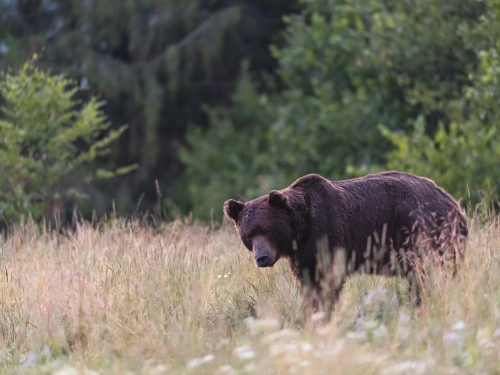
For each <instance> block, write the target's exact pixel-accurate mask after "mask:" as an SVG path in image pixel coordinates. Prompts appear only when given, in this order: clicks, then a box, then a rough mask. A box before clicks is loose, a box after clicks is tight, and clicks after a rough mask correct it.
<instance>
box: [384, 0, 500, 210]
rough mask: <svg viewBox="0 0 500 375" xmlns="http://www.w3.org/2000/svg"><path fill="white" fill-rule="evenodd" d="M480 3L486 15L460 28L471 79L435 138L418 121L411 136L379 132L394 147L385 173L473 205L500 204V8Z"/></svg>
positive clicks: (423, 122) (494, 2)
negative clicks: (407, 175)
mask: <svg viewBox="0 0 500 375" xmlns="http://www.w3.org/2000/svg"><path fill="white" fill-rule="evenodd" d="M485 3H486V4H487V5H488V12H485V14H484V15H483V16H482V18H481V20H480V22H479V23H478V24H476V25H474V27H473V28H463V29H462V35H463V37H464V39H465V40H466V41H467V42H468V44H469V45H470V46H471V48H473V49H474V51H475V52H476V55H477V56H478V58H479V64H478V67H477V70H475V71H472V72H471V74H470V77H469V78H470V81H471V85H470V86H468V87H465V88H464V89H463V93H462V96H461V98H460V100H458V101H454V102H452V103H451V104H454V106H455V110H454V111H449V125H448V126H447V124H445V123H440V124H439V129H438V131H437V132H436V133H435V134H427V133H426V132H425V121H424V119H423V118H422V117H419V118H417V120H416V121H415V123H414V127H413V129H412V130H411V131H410V132H407V133H396V132H391V131H388V130H387V129H383V132H384V134H385V135H386V136H387V137H388V138H389V139H390V140H391V141H392V142H393V144H394V145H395V146H396V150H395V151H394V152H391V153H390V154H389V162H388V166H389V167H390V168H394V169H400V170H407V171H409V172H414V173H417V174H421V175H424V176H428V177H431V178H433V179H434V180H435V181H436V182H437V183H438V184H440V185H441V186H443V187H445V188H446V189H447V190H448V191H450V192H452V193H453V194H454V195H455V196H456V197H464V198H465V199H466V200H467V201H469V202H470V203H472V204H475V203H478V202H479V201H480V200H482V199H484V198H489V199H493V201H498V200H499V199H500V190H499V188H500V170H499V168H498V160H500V106H499V105H500V86H499V85H500V56H499V53H500V25H499V23H498V19H499V18H500V3H498V2H497V1H485ZM449 106H450V107H451V105H450V103H449ZM491 193H492V194H491Z"/></svg>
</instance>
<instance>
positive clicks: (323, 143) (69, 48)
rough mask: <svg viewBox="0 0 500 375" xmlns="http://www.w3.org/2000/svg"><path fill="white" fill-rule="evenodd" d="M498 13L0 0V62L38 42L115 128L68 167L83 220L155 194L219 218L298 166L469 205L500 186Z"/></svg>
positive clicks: (381, 6)
mask: <svg viewBox="0 0 500 375" xmlns="http://www.w3.org/2000/svg"><path fill="white" fill-rule="evenodd" d="M499 18H500V2H498V1H497V0H484V1H476V0H465V1H461V0H447V1H438V0H404V1H390V0H385V1H383V0H367V1H366V0H364V1H362V0H342V1H334V0H300V1H285V0H269V1H260V0H259V1H251V2H250V1H232V0H227V1H216V0H213V1H208V0H205V1H203V0H187V1H186V0H182V1H180V0H178V1H177V0H174V1H169V2H163V1H159V0H138V1H118V0H112V1H107V2H99V1H95V0H91V1H81V0H51V1H42V0H17V1H15V0H0V68H1V69H2V70H3V71H4V72H6V73H7V74H10V75H11V76H12V75H15V74H16V72H18V71H19V69H21V67H22V66H23V65H24V64H25V62H26V61H28V60H30V59H31V57H32V55H33V54H34V53H38V54H39V56H40V57H39V59H38V60H37V61H36V65H37V66H38V68H39V69H41V70H42V71H46V72H48V74H53V75H54V76H59V74H63V75H64V76H65V77H67V78H70V79H73V80H74V82H76V83H77V85H78V88H79V90H77V91H76V92H75V95H76V97H75V100H77V103H76V105H77V106H78V103H79V102H78V101H80V102H81V103H87V102H88V101H89V100H96V99H92V97H94V96H97V97H98V98H99V99H100V100H102V101H103V102H105V104H104V106H102V107H101V108H100V110H101V111H102V113H99V116H101V115H105V116H106V118H107V119H108V120H109V124H110V127H111V129H115V130H116V129H119V128H120V127H121V126H123V125H128V129H127V130H126V131H125V132H124V133H123V134H122V135H121V136H120V137H115V138H117V139H115V141H114V142H112V143H110V144H109V147H110V153H109V154H108V155H106V156H102V155H101V156H99V157H95V158H94V159H93V160H92V164H91V166H88V165H87V166H85V168H83V167H82V168H81V169H80V170H78V169H77V172H76V173H73V174H72V176H71V181H72V183H74V184H75V186H79V187H81V188H82V189H83V191H84V192H85V193H87V195H88V196H89V197H90V199H88V200H86V201H84V202H83V203H80V204H79V206H78V207H79V210H80V211H81V212H82V213H83V214H84V215H89V214H90V212H91V210H92V209H96V210H97V212H98V214H104V213H106V212H109V211H110V210H112V202H113V200H114V201H115V207H116V210H117V211H118V213H121V214H129V213H131V212H132V211H133V210H136V211H141V212H142V211H147V210H150V211H151V210H152V207H153V206H154V205H155V204H157V202H158V199H161V201H160V203H161V206H162V207H163V208H164V214H166V215H167V216H172V215H173V214H174V213H175V212H179V210H180V212H181V213H182V214H187V213H189V212H192V213H193V214H194V215H195V216H196V217H199V218H209V217H210V216H211V215H213V216H214V217H215V218H220V215H221V207H222V203H223V201H224V200H225V199H227V198H229V197H233V198H245V199H251V198H253V197H255V196H257V195H259V194H262V193H265V192H268V191H269V190H270V189H273V188H283V187H285V186H287V185H288V184H290V183H291V182H292V181H293V180H294V179H296V178H298V177H300V176H301V175H303V174H306V173H312V172H315V173H320V174H323V175H324V176H325V177H327V178H330V179H340V178H347V177H353V176H357V175H361V174H365V173H369V172H373V171H377V170H383V169H388V168H391V169H398V170H404V171H407V172H412V173H416V174H419V175H424V176H428V177H431V178H433V179H435V180H436V182H437V183H438V184H439V185H441V186H443V187H444V188H446V189H447V190H449V191H450V192H451V193H452V194H454V196H455V197H456V198H462V199H463V201H464V203H466V204H472V205H474V204H475V203H477V202H478V201H479V200H481V199H483V198H484V196H485V195H487V196H489V197H490V198H491V199H492V200H493V201H496V200H498V199H499V198H500V194H499V193H498V189H497V186H498V185H499V180H500V170H499V168H498V166H497V160H498V157H499V156H500V146H498V145H499V144H500V142H499V141H500V139H498V138H499V137H500V134H499V131H498V130H499V129H498V126H499V125H498V122H499V119H500V112H499V110H498V108H499V104H500V103H499V101H500V89H499V87H498V83H499V74H500V62H499V56H498V53H499V51H500V42H499V41H500V26H499V25H500V24H499V22H498V19H499ZM5 77H6V75H4V78H3V79H4V80H5ZM6 95H7V94H6V93H3V97H4V99H3V100H4V102H3V103H5V96H6ZM0 104H1V103H0ZM3 108H4V109H3V110H2V114H1V116H2V117H3V118H5V117H6V116H7V114H6V111H5V108H7V107H6V106H5V105H4V106H3ZM47 110H49V108H48V109H47ZM75 110H78V109H75ZM49 117H50V116H49ZM42 120H43V119H42ZM16 121H18V123H17V125H14V127H15V126H18V127H20V128H22V127H24V126H26V124H23V123H22V121H23V120H22V119H21V118H20V119H18V120H16ZM36 129H37V128H36V127H33V128H30V130H28V131H29V132H36V131H37V130H36ZM0 131H1V130H0ZM5 134H6V133H4V132H3V131H2V132H1V133H0V137H1V141H2V142H0V144H2V143H5V139H6V138H5V137H6V135H5ZM106 134H107V133H106V132H104V131H103V132H102V134H101V137H106V136H107V135H106ZM68 142H72V143H73V144H74V145H75V147H76V149H77V150H80V151H81V150H83V151H85V150H86V148H85V147H82V145H81V144H80V140H79V139H76V140H74V141H71V140H68ZM83 151H82V152H83ZM135 164H136V165H137V168H135V169H134V170H133V171H131V172H130V173H126V174H123V175H121V176H115V177H112V178H111V179H107V180H104V181H103V180H94V182H86V180H88V178H87V177H88V175H89V174H91V172H92V169H93V170H96V169H98V168H101V169H103V168H105V169H108V170H120V168H122V167H127V166H131V165H135ZM0 168H2V172H3V173H5V172H7V171H6V170H5V167H4V166H1V167H0ZM121 170H122V171H128V170H126V169H125V170H124V169H121ZM78 172H79V173H78ZM108 177H109V176H108ZM156 181H157V183H156ZM67 183H68V182H67V181H66V185H67ZM66 185H65V186H66ZM66 187H67V186H66ZM157 187H159V191H160V193H161V194H158V189H157ZM160 195H161V197H160ZM65 202H66V204H64V202H63V203H62V204H60V205H59V207H62V208H63V209H65V210H67V211H68V212H71V211H72V210H73V208H74V202H73V201H70V200H67V201H65ZM4 219H5V218H4ZM6 219H9V217H7V218H6Z"/></svg>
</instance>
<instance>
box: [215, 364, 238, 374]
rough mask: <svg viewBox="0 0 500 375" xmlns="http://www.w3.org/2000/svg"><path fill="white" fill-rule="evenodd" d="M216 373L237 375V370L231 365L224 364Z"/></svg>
mask: <svg viewBox="0 0 500 375" xmlns="http://www.w3.org/2000/svg"><path fill="white" fill-rule="evenodd" d="M216 374H220V375H226V374H227V375H235V374H236V370H235V369H234V368H233V367H232V366H231V365H224V366H221V367H219V368H218V369H217V372H216Z"/></svg>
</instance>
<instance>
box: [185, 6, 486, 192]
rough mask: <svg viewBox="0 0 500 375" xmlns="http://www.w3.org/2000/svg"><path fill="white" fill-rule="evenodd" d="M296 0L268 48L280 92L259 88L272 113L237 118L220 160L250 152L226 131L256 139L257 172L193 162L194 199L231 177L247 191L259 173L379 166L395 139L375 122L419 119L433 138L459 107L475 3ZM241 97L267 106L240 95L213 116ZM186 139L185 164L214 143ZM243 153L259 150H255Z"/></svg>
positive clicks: (217, 125) (218, 125)
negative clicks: (277, 40) (298, 6)
mask: <svg viewBox="0 0 500 375" xmlns="http://www.w3.org/2000/svg"><path fill="white" fill-rule="evenodd" d="M301 3H302V5H303V10H302V12H301V14H299V15H291V16H288V17H286V19H285V20H286V24H287V27H286V29H285V31H284V38H285V45H284V46H283V47H276V46H273V47H272V48H271V49H272V53H273V55H274V56H275V57H276V59H277V61H278V68H277V73H278V75H279V78H280V82H279V85H278V87H279V88H280V90H279V91H277V92H275V93H274V94H272V95H269V94H266V96H265V98H266V100H267V102H268V104H267V106H268V108H271V110H270V112H271V115H268V116H266V117H265V118H262V119H258V120H257V119H256V118H255V117H254V119H255V120H252V118H250V119H251V120H252V121H253V122H249V121H246V122H242V123H241V125H240V126H239V128H238V131H237V133H235V135H232V136H231V137H230V138H227V139H226V140H225V142H227V144H228V145H227V146H226V148H225V158H226V159H228V160H232V159H237V160H249V159H250V157H247V156H245V157H244V158H243V155H247V151H248V148H244V147H238V146H236V145H239V144H240V143H239V141H236V139H238V137H239V136H241V139H245V138H246V137H248V135H249V134H251V135H252V137H259V140H253V142H255V143H256V144H259V145H261V146H260V147H259V149H258V150H259V153H258V158H259V159H263V160H266V162H267V165H266V168H262V169H260V170H259V171H258V172H256V171H255V170H254V169H253V167H252V165H253V164H251V163H250V162H249V163H248V164H247V165H243V164H242V165H241V166H238V165H232V166H231V167H230V168H228V167H227V165H226V164H220V163H212V164H211V168H200V169H197V172H196V175H197V176H198V177H197V179H196V180H193V181H201V180H203V179H204V180H206V181H210V184H211V188H210V189H209V190H203V185H196V186H193V187H192V188H191V190H190V191H191V196H192V199H193V201H197V202H201V201H203V202H214V201H212V200H210V199H209V198H208V196H211V194H212V193H211V191H220V192H225V191H226V190H227V188H226V187H227V186H232V185H234V184H235V182H234V181H239V179H241V180H242V181H245V182H248V184H249V185H245V186H246V188H245V189H246V190H247V191H257V190H252V189H253V188H256V187H258V186H260V185H259V184H260V181H261V180H262V179H264V180H265V181H267V184H268V185H269V186H273V187H280V188H282V187H284V186H286V185H288V184H289V183H291V182H292V181H293V180H294V179H296V178H297V177H299V176H301V175H304V174H307V173H320V174H322V175H324V176H326V177H328V178H331V179H341V178H345V177H349V176H353V175H358V174H363V173H366V172H370V171H373V170H374V169H383V168H385V164H386V162H387V153H388V152H390V151H391V150H393V148H394V146H393V145H392V144H391V142H390V139H388V138H387V137H386V136H384V134H382V133H381V132H380V127H379V126H380V125H382V126H384V128H385V129H387V132H389V133H390V132H394V131H408V130H410V129H412V124H413V122H414V120H415V119H416V118H420V124H421V128H422V131H423V134H424V135H425V136H430V137H432V136H433V135H434V134H435V133H436V132H439V124H440V123H443V124H445V125H446V124H448V123H449V118H451V117H452V116H453V113H454V112H455V111H457V109H456V106H457V104H456V103H457V101H459V100H460V99H461V96H462V92H463V88H464V87H468V86H470V84H471V80H470V77H469V76H468V72H469V71H471V70H474V69H475V68H476V66H477V62H478V57H477V54H476V53H475V51H474V49H473V48H472V46H471V43H467V42H466V41H464V38H463V36H462V34H461V33H460V32H461V30H464V29H468V28H472V27H473V26H474V25H476V24H477V23H478V22H479V19H480V17H481V15H482V14H483V12H484V8H485V6H484V4H483V3H481V2H477V1H476V0H466V1H462V0H450V1H446V2H442V1H439V0H404V1H382V0H368V1H365V0H341V1H330V0H303V1H302V2H301ZM477 39H480V38H479V37H478V38H477ZM247 102H248V108H251V109H252V112H257V111H262V112H263V113H268V112H269V111H268V112H266V110H265V109H264V108H263V107H256V106H255V103H258V102H259V101H258V100H256V99H248V98H247V99H244V100H242V101H241V100H240V101H239V102H237V103H234V104H233V107H232V108H229V109H227V110H226V111H222V110H219V113H221V114H222V115H220V116H221V117H223V116H224V114H225V116H228V117H229V118H235V117H234V112H233V111H243V110H244V108H245V107H246V105H247ZM209 118H210V120H211V122H210V125H211V129H210V134H222V133H224V132H225V131H227V130H225V129H224V124H223V122H221V121H217V120H216V119H214V118H213V117H209ZM236 123H237V122H236ZM232 129H234V128H232ZM255 129H259V132H256V131H255ZM189 139H190V141H191V142H190V143H191V150H192V151H191V155H190V157H189V158H188V157H186V156H185V157H184V158H183V160H184V162H185V163H186V164H187V165H188V167H187V168H188V170H190V169H192V168H193V166H194V165H195V164H196V163H200V160H211V156H215V155H218V152H219V147H213V148H210V147H209V144H210V143H209V142H212V139H213V138H212V137H207V138H206V139H204V138H203V137H202V136H198V137H196V138H193V137H192V135H191V136H190V138H189ZM195 139H196V143H195V142H194V140H195ZM206 142H208V143H207V145H205V143H206ZM221 143H222V142H219V143H216V144H221ZM233 146H234V147H233ZM201 150H203V151H201ZM252 152H254V155H257V154H256V152H257V150H255V149H254V150H252ZM391 158H392V155H391ZM223 168H224V169H223ZM223 170H224V173H222V171H223ZM188 176H191V175H188ZM211 176H217V178H213V179H211ZM189 178H191V177H189ZM187 184H188V185H189V186H190V187H191V186H192V185H191V183H190V182H189V181H187ZM193 184H195V183H194V182H193ZM232 192H233V193H232V194H231V193H230V194H229V195H227V196H233V195H237V194H244V193H245V190H242V189H241V188H239V187H238V186H236V187H235V188H234V189H233V190H232ZM245 196H246V198H252V197H253V195H245ZM201 197H203V198H201ZM218 201H221V199H220V198H219V199H218Z"/></svg>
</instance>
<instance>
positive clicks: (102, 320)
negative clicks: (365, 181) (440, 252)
mask: <svg viewBox="0 0 500 375" xmlns="http://www.w3.org/2000/svg"><path fill="white" fill-rule="evenodd" d="M499 236H500V222H499V220H498V218H496V217H492V218H489V219H486V220H485V219H481V218H479V217H476V218H474V219H473V220H472V221H471V226H470V237H469V240H468V248H467V255H466V259H465V262H464V263H463V264H462V267H461V269H460V271H459V272H458V274H457V276H456V277H453V278H450V277H448V278H444V277H439V276H435V275H433V274H432V273H431V274H429V280H428V282H427V289H426V292H425V293H424V296H423V297H424V304H423V306H421V307H420V308H415V307H414V306H413V305H411V304H410V303H409V298H408V292H407V290H408V286H407V282H406V281H405V280H402V279H398V278H382V277H374V276H366V275H358V276H354V277H351V278H350V279H349V281H348V282H347V284H346V286H345V288H344V290H343V292H342V294H341V298H340V302H339V304H338V306H336V310H335V313H334V317H333V319H332V320H331V321H330V322H328V323H322V322H320V321H314V319H308V320H304V318H303V313H302V310H301V300H300V296H299V290H298V285H297V283H296V281H295V280H294V279H293V277H292V275H291V272H290V271H289V269H288V264H287V263H286V262H284V261H280V262H278V264H277V265H276V266H275V267H274V268H271V269H257V268H256V267H255V266H254V262H253V260H252V257H251V254H250V253H249V252H248V251H247V250H246V249H244V247H243V246H242V245H241V243H240V240H239V238H238V237H237V234H236V231H235V230H234V228H232V226H230V225H229V224H224V225H223V226H222V227H221V228H219V229H216V230H213V229H210V228H209V227H207V226H204V225H200V224H192V223H181V222H174V223H171V224H168V225H165V226H162V227H160V228H159V229H158V228H157V229H153V228H150V227H145V226H142V225H140V224H139V223H136V222H125V221H114V222H112V223H106V224H101V225H100V226H97V227H94V226H92V225H90V224H89V223H81V224H79V226H78V228H77V229H76V230H75V231H73V232H67V233H65V234H54V233H50V232H41V231H40V230H39V229H38V228H37V227H36V226H35V225H33V224H30V223H28V224H25V225H22V226H20V227H18V228H16V229H15V230H14V232H13V233H12V234H11V235H10V236H9V237H8V238H7V239H4V240H2V242H0V251H1V253H0V361H1V362H0V366H1V367H0V369H1V370H0V371H1V372H2V373H25V374H32V373H33V374H35V373H36V374H38V373H58V374H59V375H62V374H76V373H82V374H95V373H100V374H118V373H120V374H121V373H141V374H293V373H297V374H410V373H411V374H418V373H422V374H424V373H425V374H444V373H446V374H466V373H500V273H499V272H498V271H497V270H498V268H499V265H500V252H499V251H498V249H499V241H500V239H499Z"/></svg>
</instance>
